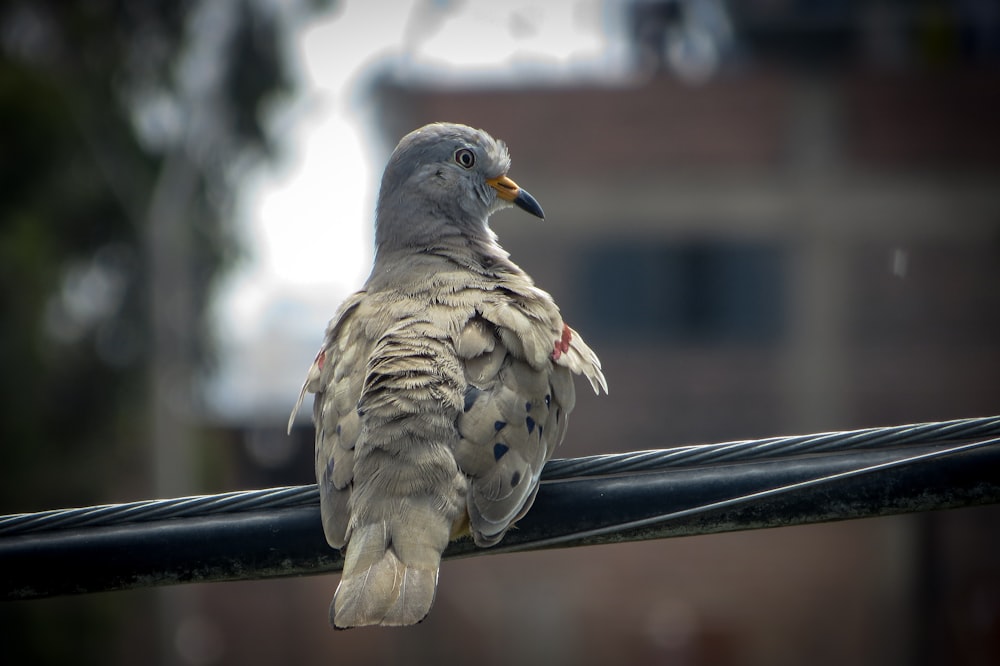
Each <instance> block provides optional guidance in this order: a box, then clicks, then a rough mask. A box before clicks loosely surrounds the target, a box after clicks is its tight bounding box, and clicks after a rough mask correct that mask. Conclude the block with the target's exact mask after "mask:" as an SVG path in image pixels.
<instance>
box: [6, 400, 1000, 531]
mask: <svg viewBox="0 0 1000 666" xmlns="http://www.w3.org/2000/svg"><path fill="white" fill-rule="evenodd" d="M997 435H1000V416H989V417H981V418H967V419H956V420H952V421H940V422H930V423H920V424H909V425H901V426H889V427H879V428H866V429H862V430H849V431H836V432H826V433H818V434H811V435H795V436H788V437H771V438H767V439H757V440H742V441H734V442H723V443H719V444H701V445H693V446H681V447H676V448H669V449H654V450H646V451H633V452H628V453H618V454H605V455H596V456H587V457H582V458H567V459H558V460H552V461H550V462H549V463H548V464H547V465H546V466H545V468H544V470H543V471H542V476H541V478H542V481H555V480H564V479H572V478H586V477H599V476H609V475H621V474H635V473H642V472H655V471H665V470H670V469H678V468H689V467H698V466H709V465H719V464H728V463H736V462H745V461H763V460H778V459H782V458H790V457H796V456H805V455H809V454H817V453H833V452H848V451H857V450H874V449H888V448H896V447H903V446H909V445H917V444H923V445H927V444H935V445H938V444H940V445H946V444H949V443H955V442H961V441H967V440H970V439H976V438H981V437H991V436H997ZM993 444H996V440H993V441H987V442H985V443H983V442H980V443H979V445H981V446H990V445H993ZM318 502H319V491H318V490H317V488H316V485H315V484H312V485H306V486H290V487H281V488H268V489H263V490H247V491H237V492H230V493H222V494H217V495H199V496H193V497H182V498H175V499H160V500H144V501H139V502H130V503H125V504H108V505H101V506H92V507H81V508H73V509H58V510H53V511H42V512H38V513H24V514H13V515H8V516H0V537H7V536H16V535H21V534H30V533H36V532H42V531H50V530H66V529H75V528H81V527H106V526H112V525H123V524H131V523H140V522H150V521H158V520H165V519H171V518H194V517H205V516H215V515H225V514H233V513H240V512H248V511H264V510H276V509H286V508H293V507H301V506H309V505H314V504H317V503H318Z"/></svg>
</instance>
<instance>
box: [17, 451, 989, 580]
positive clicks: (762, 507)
mask: <svg viewBox="0 0 1000 666" xmlns="http://www.w3.org/2000/svg"><path fill="white" fill-rule="evenodd" d="M993 503H1000V445H997V443H996V440H989V441H984V442H978V443H973V444H966V445H963V446H960V447H950V448H947V447H940V446H937V447H935V446H919V447H918V446H914V447H905V448H897V449H892V450H884V451H883V450H879V451H855V452H850V453H841V454H822V455H813V456H806V457H801V458H793V459H782V460H769V461H758V462H743V463H733V464H725V465H713V466H707V467H701V468H683V469H677V470H671V471H661V472H647V473H642V474H631V475H624V474H623V475H617V476H613V477H595V478H581V479H572V480H565V481H551V482H545V483H543V484H542V485H541V487H540V489H539V492H538V498H537V501H536V502H535V506H534V507H533V508H532V510H531V511H530V512H529V513H528V515H527V516H526V517H525V518H524V519H523V520H521V521H520V522H519V523H518V529H516V530H511V531H510V532H509V533H508V534H507V536H506V537H505V539H504V541H503V542H502V543H501V544H500V545H499V546H497V547H495V548H492V549H480V548H476V547H475V545H474V544H472V543H471V541H469V540H461V541H457V542H455V543H453V544H451V546H450V547H449V548H448V550H447V551H446V553H445V556H446V557H467V556H472V555H488V554H491V553H501V552H514V551H521V550H535V549H539V548H550V547H570V546H580V545H589V544H598V543H612V542H622V541H635V540H644V539H658V538H665V537H673V536H687V535H694V534H707V533H713V532H723V531H733V530H746V529H759V528H766V527H779V526H785V525H800V524H806V523H817V522H824V521H832V520H846V519H853V518H864V517H872V516H882V515H889V514H897V513H908V512H914V511H927V510H934V509H948V508H957V507H964V506H975V505H982V504H993ZM342 564H343V560H342V559H341V556H340V554H339V553H338V552H337V551H334V550H332V549H331V548H329V547H328V546H327V545H326V542H325V540H324V538H323V534H322V529H321V527H320V520H319V509H318V507H317V506H315V505H310V506H297V507H291V508H283V509H274V510H258V511H248V512H243V513H236V514H229V515H217V516H201V517H192V518H174V519H169V520H162V521H154V522H142V523H132V524H124V525H116V526H105V527H85V528H76V529H66V530H58V531H44V532H34V533H30V534H23V535H19V536H10V537H4V538H0V572H3V573H2V574H0V588H2V593H3V596H4V597H5V598H6V599H29V598H36V597H46V596H53V595H60V594H76V593H88V592H98V591H104V590H121V589H130V588H140V587H150V586H156V585H170V584H176V583H186V582H208V581H223V580H249V579H262V578H274V577H281V576H297V575H306V574H318V573H327V572H332V571H337V570H339V569H340V567H341V565H342Z"/></svg>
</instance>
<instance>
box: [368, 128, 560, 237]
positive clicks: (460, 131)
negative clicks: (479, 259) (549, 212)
mask: <svg viewBox="0 0 1000 666" xmlns="http://www.w3.org/2000/svg"><path fill="white" fill-rule="evenodd" d="M508 169H510V155H509V154H508V153H507V147H506V146H505V145H504V143H503V142H502V141H498V140H496V139H494V138H493V137H491V136H490V135H489V134H487V133H486V132H484V131H482V130H478V129H474V128H472V127H468V126H466V125H457V124H452V123H433V124H431V125H425V126H424V127H421V128H420V129H418V130H414V131H413V132H410V133H409V134H407V135H406V136H404V137H403V138H402V140H400V142H399V145H397V146H396V149H395V150H394V151H393V153H392V156H391V157H390V158H389V163H388V164H387V165H386V168H385V173H384V174H383V175H382V186H381V189H380V191H379V198H378V213H377V216H376V232H375V233H376V244H377V245H379V246H380V247H381V246H383V245H385V244H386V243H390V244H392V245H411V244H412V245H419V244H423V243H426V242H428V241H429V240H431V239H433V238H435V237H438V236H441V235H447V234H454V233H473V234H475V233H487V234H488V233H489V231H488V228H487V226H486V224H487V219H488V218H489V216H490V214H492V213H493V212H494V211H497V210H499V209H501V208H506V207H507V206H510V205H515V206H518V207H519V208H521V209H523V210H525V211H527V212H529V213H531V214H532V215H535V216H537V217H540V218H541V217H544V213H543V212H542V207H541V206H540V205H539V204H538V202H537V201H536V200H535V198H534V197H532V196H531V195H530V194H528V192H527V191H525V190H523V189H521V188H520V187H518V185H517V183H515V182H514V181H513V180H511V179H510V178H509V177H507V171H508Z"/></svg>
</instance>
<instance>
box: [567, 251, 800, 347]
mask: <svg viewBox="0 0 1000 666" xmlns="http://www.w3.org/2000/svg"><path fill="white" fill-rule="evenodd" d="M580 272H581V276H580V278H581V279H579V280H578V282H577V284H579V285H581V287H582V291H581V292H580V293H579V294H577V296H578V298H579V299H580V301H581V302H580V303H577V304H576V306H575V308H574V312H577V313H580V314H579V315H578V316H580V315H582V319H583V321H581V328H584V330H587V331H588V333H589V334H590V335H593V336H594V337H595V338H596V337H603V338H605V339H610V338H614V339H617V340H619V341H627V342H638V341H648V342H663V341H666V342H674V343H680V344H705V345H718V344H755V345H759V344H771V343H774V342H777V341H778V340H779V338H780V337H781V335H782V331H783V329H784V320H785V316H784V315H785V308H786V303H785V275H786V270H785V253H784V251H783V249H782V247H781V246H780V245H778V244H775V243H768V242H734V241H715V240H695V241H680V242H678V241H674V242H643V241H641V240H629V241H627V242H617V243H610V244H602V245H600V246H596V247H593V248H591V249H590V250H589V251H587V252H584V253H583V263H582V264H581V267H580ZM584 323H585V324H586V325H585V326H584Z"/></svg>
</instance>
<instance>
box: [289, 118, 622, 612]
mask: <svg viewBox="0 0 1000 666" xmlns="http://www.w3.org/2000/svg"><path fill="white" fill-rule="evenodd" d="M510 164H511V160H510V156H509V153H508V151H507V147H506V145H505V144H504V143H503V142H501V141H498V140H496V139H494V138H493V137H491V136H490V135H489V134H487V133H486V132H485V131H482V130H479V129H473V128H471V127H468V126H465V125H458V124H450V123H434V124H430V125H427V126H425V127H422V128H420V129H417V130H415V131H413V132H411V133H409V134H407V135H406V136H405V137H403V138H402V140H400V142H399V145H398V146H396V149H395V150H394V151H393V153H392V155H391V156H390V158H389V161H388V164H387V166H386V168H385V172H384V174H383V176H382V182H381V187H380V190H379V195H378V200H377V205H376V212H375V257H374V263H373V267H372V271H371V275H370V276H369V277H368V280H367V281H366V283H365V284H364V286H363V288H362V289H361V290H360V291H358V292H357V293H355V294H354V295H352V296H350V297H349V298H347V300H346V301H345V302H344V303H343V304H342V305H341V306H340V308H339V310H338V311H337V313H336V315H335V316H334V317H333V319H332V320H331V321H330V324H329V326H328V328H327V330H326V334H325V336H324V339H323V343H322V346H321V348H320V350H319V353H318V354H317V355H316V358H315V360H314V361H313V363H312V365H311V367H310V368H309V370H308V373H307V376H306V380H305V382H304V384H303V386H302V390H301V392H300V393H299V398H298V401H297V402H296V405H295V408H294V410H293V412H292V416H291V419H290V420H289V430H290V429H291V426H292V422H293V421H294V418H295V415H296V414H297V413H298V410H299V408H300V407H301V404H302V401H303V399H304V398H305V395H306V394H307V393H314V394H315V399H314V404H313V422H314V425H315V431H316V481H317V484H318V486H319V492H320V513H321V517H322V523H323V530H324V533H325V535H326V539H327V541H328V543H329V544H330V546H332V547H333V548H339V549H342V550H343V552H344V567H343V572H342V575H341V580H340V583H339V585H338V586H337V589H336V592H335V593H334V597H333V602H332V603H331V605H330V622H331V624H332V625H333V626H334V627H335V628H338V629H344V628H349V627H359V626H373V625H375V626H405V625H411V624H416V623H418V622H420V621H421V620H423V619H424V618H425V617H426V615H427V613H428V612H429V611H430V609H431V606H432V604H433V602H434V596H435V593H436V590H437V582H438V571H439V568H440V563H441V555H442V552H443V551H444V550H445V547H446V546H447V545H448V543H449V542H450V541H451V540H453V539H457V538H461V537H467V536H468V535H470V534H471V536H472V538H473V539H474V541H475V543H476V544H477V545H478V546H483V547H485V546H492V545H494V544H496V543H498V542H499V541H500V540H501V539H502V538H503V536H504V534H505V533H506V532H507V530H508V529H509V528H510V527H511V525H513V524H514V523H515V522H516V521H517V520H519V519H520V518H521V517H523V516H524V515H525V513H526V512H527V511H528V509H529V508H530V507H531V505H532V503H533V502H534V499H535V494H536V492H537V490H538V480H539V475H540V473H541V471H542V467H543V465H544V464H545V462H546V461H548V460H549V459H550V458H551V456H552V453H553V451H554V450H555V448H556V446H558V445H559V443H560V442H561V441H562V440H563V437H564V436H565V434H566V426H567V421H568V417H569V414H570V412H571V411H572V410H573V406H574V404H575V401H576V395H575V389H574V383H573V375H574V374H577V375H583V376H584V377H586V378H587V380H589V382H590V385H591V386H592V388H593V389H594V391H595V393H597V394H598V395H599V394H600V392H601V390H603V391H604V392H605V393H607V390H608V386H607V382H606V380H605V378H604V374H603V373H602V370H601V363H600V361H599V360H598V358H597V355H596V354H595V353H594V352H593V351H592V350H591V349H590V348H589V347H588V346H587V344H586V343H585V342H584V341H583V339H582V338H581V337H580V335H579V334H578V333H577V332H576V331H575V330H573V329H572V328H570V327H569V326H567V325H566V324H565V323H564V322H563V320H562V317H561V315H560V311H559V308H558V307H557V306H556V304H555V303H554V302H553V299H552V297H551V296H550V295H549V294H548V293H546V292H545V291H542V290H541V289H539V288H538V287H536V286H535V284H534V282H533V281H532V279H531V278H530V277H529V276H528V275H527V274H526V273H525V272H524V271H523V270H521V269H520V268H519V267H518V266H517V265H515V264H514V263H513V262H512V261H511V260H510V258H509V254H508V253H507V252H505V251H504V250H503V248H501V246H500V245H499V243H498V240H497V236H496V234H495V233H494V232H493V231H492V230H491V229H490V226H489V224H488V220H489V217H490V215H491V214H492V213H495V212H496V211H498V210H500V209H502V208H506V207H510V206H517V207H518V208H520V209H522V210H524V211H526V212H528V213H530V214H531V215H534V216H536V217H538V218H543V219H544V213H543V212H542V208H541V206H540V205H539V204H538V202H537V201H536V200H535V198H534V197H532V196H531V195H530V194H529V193H528V192H527V191H526V190H524V189H522V188H520V187H519V186H518V185H517V184H516V183H515V182H514V181H513V180H511V179H510V178H509V177H508V176H507V172H508V170H509V169H510Z"/></svg>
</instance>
